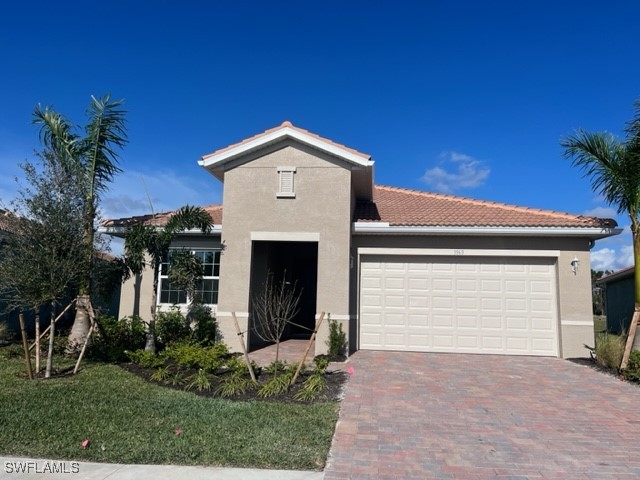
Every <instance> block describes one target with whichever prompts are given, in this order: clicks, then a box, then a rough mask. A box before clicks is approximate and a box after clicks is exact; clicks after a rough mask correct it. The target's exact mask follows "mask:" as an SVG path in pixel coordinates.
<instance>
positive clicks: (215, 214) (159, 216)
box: [102, 205, 222, 227]
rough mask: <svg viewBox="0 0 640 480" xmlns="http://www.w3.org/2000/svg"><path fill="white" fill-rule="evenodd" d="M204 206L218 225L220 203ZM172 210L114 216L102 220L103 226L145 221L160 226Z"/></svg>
mask: <svg viewBox="0 0 640 480" xmlns="http://www.w3.org/2000/svg"><path fill="white" fill-rule="evenodd" d="M202 208H204V209H205V210H206V211H207V212H208V213H209V215H211V218H212V220H213V223H214V224H215V225H220V224H221V223H222V205H208V206H205V207H202ZM173 213H174V212H173V211H171V212H161V213H156V214H155V215H151V214H149V215H138V216H135V217H125V218H115V219H108V220H105V221H103V222H102V226H103V227H130V226H132V225H136V224H138V223H145V224H147V225H158V226H162V225H165V224H166V223H167V220H169V217H170V216H171V215H172V214H173Z"/></svg>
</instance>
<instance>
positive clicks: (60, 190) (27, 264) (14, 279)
mask: <svg viewBox="0 0 640 480" xmlns="http://www.w3.org/2000/svg"><path fill="white" fill-rule="evenodd" d="M39 158H40V168H38V167H37V166H36V165H34V164H32V163H26V164H24V165H22V168H23V170H24V172H25V177H26V180H27V183H28V184H29V185H30V186H29V187H25V188H23V189H22V190H21V191H20V196H19V198H18V199H17V200H16V201H15V202H14V212H13V214H12V215H11V216H9V217H7V218H6V219H5V220H7V221H8V222H9V224H10V227H9V230H10V232H11V235H9V236H8V238H7V239H6V241H5V242H4V243H3V246H2V254H1V255H0V291H2V292H4V296H5V298H4V300H5V301H6V302H7V303H8V305H9V307H10V308H17V309H21V310H25V309H31V308H35V309H39V308H40V306H41V305H43V304H47V303H48V304H50V305H51V333H50V337H49V338H50V340H49V353H48V356H47V366H46V374H45V376H46V377H49V376H50V375H51V367H52V353H53V340H54V336H55V322H54V319H55V313H56V306H57V305H58V304H59V303H60V302H61V301H62V300H63V299H69V298H71V296H73V295H74V294H75V292H76V291H77V287H78V285H79V283H80V282H81V280H82V278H83V276H84V275H85V274H86V272H85V270H84V268H85V265H84V264H82V263H79V262H78V258H83V257H84V256H86V254H87V252H86V248H87V246H86V244H85V243H84V242H83V237H82V224H81V223H80V222H78V218H80V216H81V215H82V213H83V212H84V207H85V205H84V196H83V195H82V192H81V190H80V189H79V188H78V182H77V179H76V178H74V177H73V175H70V174H69V172H68V171H65V170H64V169H63V168H60V163H59V161H58V159H57V158H56V157H55V154H53V153H52V152H45V153H43V154H41V155H39Z"/></svg>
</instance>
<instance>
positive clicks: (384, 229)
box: [352, 222, 623, 240]
mask: <svg viewBox="0 0 640 480" xmlns="http://www.w3.org/2000/svg"><path fill="white" fill-rule="evenodd" d="M622 230H623V229H621V228H600V227H442V226H410V225H403V226H390V225H389V224H384V223H382V222H353V227H352V232H353V233H354V234H362V235H402V234H413V235H464V236H476V235H478V236H488V235H505V236H536V237H540V236H553V237H584V238H589V239H590V240H599V239H602V238H607V237H611V236H614V235H619V234H620V233H622Z"/></svg>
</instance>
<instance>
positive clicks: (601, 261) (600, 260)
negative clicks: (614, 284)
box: [591, 248, 618, 270]
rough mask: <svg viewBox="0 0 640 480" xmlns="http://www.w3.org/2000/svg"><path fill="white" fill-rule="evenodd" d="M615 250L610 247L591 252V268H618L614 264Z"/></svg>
mask: <svg viewBox="0 0 640 480" xmlns="http://www.w3.org/2000/svg"><path fill="white" fill-rule="evenodd" d="M616 260H617V258H616V251H615V250H613V249H611V248H601V249H600V250H594V251H592V252H591V269H592V270H618V267H617V266H616Z"/></svg>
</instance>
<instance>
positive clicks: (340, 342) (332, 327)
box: [326, 319, 347, 358]
mask: <svg viewBox="0 0 640 480" xmlns="http://www.w3.org/2000/svg"><path fill="white" fill-rule="evenodd" d="M326 343H327V347H329V353H328V354H329V357H331V358H336V357H342V356H344V355H345V353H346V349H347V335H346V334H345V333H344V332H343V331H342V323H340V322H338V321H337V320H331V319H329V339H328V340H327V342H326Z"/></svg>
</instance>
